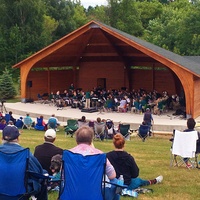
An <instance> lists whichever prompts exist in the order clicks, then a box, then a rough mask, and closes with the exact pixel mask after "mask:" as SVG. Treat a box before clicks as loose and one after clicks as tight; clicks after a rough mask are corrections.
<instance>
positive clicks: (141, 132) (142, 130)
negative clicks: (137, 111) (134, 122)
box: [137, 124, 149, 142]
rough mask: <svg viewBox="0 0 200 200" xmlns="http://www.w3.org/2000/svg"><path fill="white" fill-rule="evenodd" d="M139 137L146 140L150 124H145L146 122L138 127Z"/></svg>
mask: <svg viewBox="0 0 200 200" xmlns="http://www.w3.org/2000/svg"><path fill="white" fill-rule="evenodd" d="M137 135H138V136H139V138H141V139H142V141H143V142H144V141H145V139H146V138H147V137H148V136H149V126H148V125H144V124H141V125H140V126H139V129H138V134H137Z"/></svg>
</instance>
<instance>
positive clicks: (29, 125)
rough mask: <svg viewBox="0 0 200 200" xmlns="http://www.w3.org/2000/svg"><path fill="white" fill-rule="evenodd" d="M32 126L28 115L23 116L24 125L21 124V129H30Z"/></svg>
mask: <svg viewBox="0 0 200 200" xmlns="http://www.w3.org/2000/svg"><path fill="white" fill-rule="evenodd" d="M31 126H32V120H31V118H30V117H25V118H24V125H23V126H22V129H24V128H26V129H29V130H30V129H31Z"/></svg>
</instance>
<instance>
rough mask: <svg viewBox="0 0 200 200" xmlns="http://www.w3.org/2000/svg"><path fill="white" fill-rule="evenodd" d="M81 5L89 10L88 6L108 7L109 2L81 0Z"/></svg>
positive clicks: (104, 0) (105, 0)
mask: <svg viewBox="0 0 200 200" xmlns="http://www.w3.org/2000/svg"><path fill="white" fill-rule="evenodd" d="M81 4H82V5H83V6H84V7H85V8H88V6H92V7H95V6H96V5H98V6H100V5H107V4H108V2H107V0H81Z"/></svg>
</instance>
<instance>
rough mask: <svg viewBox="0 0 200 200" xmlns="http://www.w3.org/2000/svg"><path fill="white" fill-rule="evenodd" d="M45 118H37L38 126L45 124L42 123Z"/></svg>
mask: <svg viewBox="0 0 200 200" xmlns="http://www.w3.org/2000/svg"><path fill="white" fill-rule="evenodd" d="M42 122H43V119H42V118H37V125H38V126H43V125H42Z"/></svg>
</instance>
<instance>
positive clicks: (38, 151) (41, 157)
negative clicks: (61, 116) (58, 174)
mask: <svg viewBox="0 0 200 200" xmlns="http://www.w3.org/2000/svg"><path fill="white" fill-rule="evenodd" d="M55 140H56V131H55V130H54V129H48V130H47V131H46V132H45V133H44V141H45V142H44V143H43V144H40V145H38V146H36V147H35V151H34V156H35V157H36V158H37V159H38V161H39V162H40V164H41V165H42V167H43V169H45V170H47V172H48V173H49V175H52V171H51V169H50V166H51V158H52V157H53V156H55V155H56V154H60V155H62V153H63V149H61V148H59V147H57V146H55V144H54V142H55Z"/></svg>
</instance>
